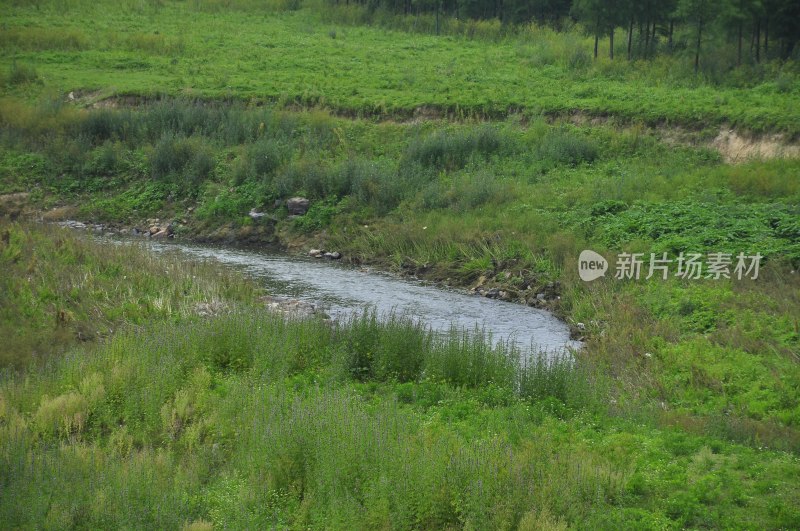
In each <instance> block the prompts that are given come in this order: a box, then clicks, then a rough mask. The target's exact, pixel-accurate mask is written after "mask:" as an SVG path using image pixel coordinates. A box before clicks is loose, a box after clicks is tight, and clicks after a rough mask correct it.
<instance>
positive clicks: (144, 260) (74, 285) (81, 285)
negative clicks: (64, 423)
mask: <svg viewBox="0 0 800 531" xmlns="http://www.w3.org/2000/svg"><path fill="white" fill-rule="evenodd" d="M0 265H1V266H2V268H3V270H4V271H5V272H6V274H4V275H3V278H2V280H0V286H2V294H0V300H2V306H1V307H2V310H0V316H2V317H1V318H0V322H1V323H2V324H0V327H1V329H2V336H3V337H4V345H3V348H2V350H1V351H0V352H2V355H0V364H2V365H3V366H11V367H17V368H22V367H24V366H26V365H28V364H29V363H31V362H37V363H44V362H46V361H47V360H48V359H50V358H51V357H52V356H53V355H56V354H59V353H63V352H64V351H66V350H68V349H69V348H72V347H73V346H75V345H76V344H79V343H81V342H87V341H89V342H93V341H96V340H98V339H101V338H104V337H107V336H109V335H110V334H112V333H113V331H114V330H115V329H117V328H118V327H123V326H131V325H139V324H143V323H145V322H147V321H149V320H152V319H157V318H162V319H170V320H179V319H184V318H190V317H191V316H196V315H198V314H199V313H202V312H204V311H208V310H209V309H215V311H220V310H222V309H223V308H228V309H230V308H232V307H233V306H235V305H236V304H238V303H241V302H244V301H248V300H249V301H252V300H253V299H254V297H255V295H256V293H257V290H256V289H255V288H254V286H252V285H249V284H247V283H246V282H242V281H240V280H238V279H236V280H233V279H231V278H230V276H229V275H227V274H226V273H224V272H223V271H221V270H220V269H219V268H217V267H215V266H213V265H211V264H192V265H191V266H189V267H184V266H183V264H182V263H181V260H180V259H179V258H178V257H170V258H166V257H164V258H161V257H159V258H158V259H156V258H154V257H152V256H148V255H147V254H145V253H143V252H142V251H141V250H138V249H135V248H132V247H131V246H122V245H115V244H113V243H111V242H108V243H106V244H105V245H101V244H97V243H92V242H87V241H84V240H81V239H78V238H76V237H75V236H73V235H71V234H69V233H68V232H66V231H65V230H63V229H58V228H48V229H32V228H30V227H28V226H23V225H18V224H9V223H7V222H4V223H2V224H0ZM23 278H24V281H21V279H23ZM220 279H228V280H227V281H224V280H220Z"/></svg>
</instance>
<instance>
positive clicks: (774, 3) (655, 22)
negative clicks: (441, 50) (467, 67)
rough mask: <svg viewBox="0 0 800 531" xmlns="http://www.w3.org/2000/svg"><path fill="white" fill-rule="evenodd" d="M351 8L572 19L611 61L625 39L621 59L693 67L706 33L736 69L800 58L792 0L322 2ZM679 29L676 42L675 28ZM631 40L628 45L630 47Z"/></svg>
mask: <svg viewBox="0 0 800 531" xmlns="http://www.w3.org/2000/svg"><path fill="white" fill-rule="evenodd" d="M330 1H331V2H333V3H335V4H341V3H348V4H349V3H351V2H352V3H356V4H359V5H362V6H365V7H367V8H368V9H371V10H377V9H385V10H388V11H390V12H392V13H395V14H402V15H415V14H431V15H435V16H436V18H437V29H438V19H439V17H454V18H458V19H477V20H489V19H496V20H500V21H501V22H502V23H503V24H511V25H513V24H527V23H530V22H535V23H537V24H539V25H549V26H552V27H555V28H556V29H560V28H561V27H563V26H564V25H565V24H566V23H569V22H572V23H574V22H579V23H581V24H582V25H583V26H584V27H585V28H586V30H587V31H589V32H590V33H591V34H592V35H593V36H594V38H595V40H594V56H595V58H596V57H597V56H598V54H599V53H601V52H600V46H601V45H600V42H601V41H603V40H606V39H607V40H608V54H609V56H610V58H611V59H614V52H615V48H618V44H615V42H614V39H615V38H619V37H622V38H624V39H625V40H626V42H625V44H626V45H625V51H626V55H627V58H628V59H633V58H642V57H644V58H647V57H651V56H653V55H655V53H656V52H657V51H659V50H664V49H666V50H667V51H673V50H674V49H675V47H676V46H680V47H682V48H687V47H691V48H692V49H693V52H694V63H695V70H697V68H698V67H699V63H700V55H701V52H702V46H703V42H704V40H705V39H706V38H707V37H708V36H709V35H711V34H714V35H715V36H721V37H724V38H725V39H726V41H727V42H729V43H730V44H731V45H732V46H735V50H736V60H737V64H739V65H741V64H742V63H743V62H756V63H759V62H761V61H762V60H765V59H768V58H780V59H789V58H794V57H796V56H797V55H798V53H800V47H799V46H798V41H800V1H798V0H330ZM679 27H680V28H681V29H683V30H684V33H683V35H684V37H686V36H687V35H690V36H691V38H689V39H687V38H684V39H683V40H682V41H681V42H677V41H676V38H675V35H676V29H677V28H679ZM634 42H635V44H636V45H635V46H634Z"/></svg>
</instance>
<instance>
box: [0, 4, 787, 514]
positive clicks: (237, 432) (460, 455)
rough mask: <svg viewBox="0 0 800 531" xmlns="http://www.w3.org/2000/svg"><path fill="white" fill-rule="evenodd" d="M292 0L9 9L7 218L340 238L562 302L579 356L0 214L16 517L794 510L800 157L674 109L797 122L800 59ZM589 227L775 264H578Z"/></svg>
mask: <svg viewBox="0 0 800 531" xmlns="http://www.w3.org/2000/svg"><path fill="white" fill-rule="evenodd" d="M290 4H291V3H286V4H280V5H279V4H277V3H270V4H268V5H263V4H261V3H254V2H249V1H246V0H237V1H234V2H227V3H222V2H212V1H206V0H201V1H194V2H184V3H180V2H171V1H167V2H154V3H141V2H134V3H123V4H122V5H121V6H119V8H115V9H113V10H111V9H106V8H105V4H104V3H103V2H99V3H97V2H93V3H89V2H85V1H82V0H74V1H72V2H69V3H58V4H56V3H52V2H48V1H44V0H43V1H40V2H37V3H35V4H24V5H23V4H22V3H19V2H11V3H7V6H6V5H5V4H4V7H7V10H6V11H7V12H8V16H6V17H5V18H4V24H5V26H4V27H3V28H2V32H0V47H2V48H3V49H4V51H5V52H6V53H5V54H4V55H3V59H0V72H4V74H3V76H4V77H3V78H2V85H3V87H4V88H3V90H2V98H0V144H2V146H3V149H2V150H0V194H2V195H0V215H3V214H6V215H8V216H9V217H19V216H22V215H23V214H24V213H25V212H26V209H28V210H30V209H37V210H39V211H48V213H47V217H48V218H57V217H59V216H60V217H64V216H68V215H69V216H77V217H79V218H81V219H86V220H94V221H98V222H108V223H112V224H117V225H121V226H125V227H129V226H132V225H133V226H140V225H143V224H146V223H147V219H148V218H153V217H158V218H160V219H161V220H163V221H169V222H172V224H173V225H174V227H175V230H176V232H177V233H178V234H185V235H186V234H188V235H194V236H199V237H217V236H219V235H222V236H221V237H223V238H234V237H236V236H239V237H241V236H244V237H246V238H247V239H248V241H257V242H262V243H263V242H264V241H275V240H276V239H277V240H278V241H280V242H282V243H285V244H291V245H293V246H296V247H297V248H300V249H306V248H310V247H314V248H326V249H335V250H339V251H341V252H342V253H343V254H344V256H345V258H346V259H348V260H350V261H352V262H354V263H369V264H374V265H378V266H381V267H383V268H387V269H392V270H395V271H399V272H406V273H409V274H413V275H418V276H421V277H424V278H428V279H430V280H434V281H439V282H443V283H446V284H449V285H457V286H461V287H467V288H469V287H480V288H481V289H493V288H496V289H498V290H502V291H503V292H505V293H506V294H507V295H506V296H507V297H508V298H509V299H511V300H514V301H517V302H522V303H526V304H529V305H535V306H545V307H547V308H549V309H551V310H553V311H555V312H557V313H558V315H560V316H561V317H563V318H564V319H565V320H567V321H568V322H569V323H570V325H571V326H572V327H573V329H574V330H575V332H576V333H579V334H581V335H583V336H584V337H585V339H586V342H585V347H584V349H583V350H582V351H581V353H580V354H578V355H577V356H576V358H575V359H574V360H572V359H570V360H567V359H555V360H552V359H551V360H545V359H543V358H534V359H532V360H530V361H529V362H528V363H527V364H523V363H520V362H519V360H518V353H516V352H514V351H513V350H508V349H504V348H502V347H492V346H490V345H489V343H488V342H487V341H486V338H485V337H483V336H482V335H481V334H480V333H472V334H465V333H464V332H463V331H460V330H453V331H452V333H451V334H450V335H449V336H446V337H438V336H433V335H431V334H430V333H429V332H428V331H426V330H425V328H424V326H423V325H422V324H421V323H419V322H417V321H414V320H413V319H408V318H407V317H406V316H394V317H392V318H390V319H387V320H379V319H377V318H376V316H374V315H370V314H368V313H367V314H363V315H355V316H353V317H352V319H351V320H349V321H346V322H341V323H338V324H335V325H331V324H327V323H324V322H321V321H317V320H305V321H286V320H284V319H283V318H281V317H277V316H274V315H270V314H266V313H264V311H263V309H261V308H259V307H258V304H257V303H256V302H255V300H256V297H257V295H258V290H257V289H255V288H254V287H253V286H251V285H249V284H248V283H246V282H244V281H242V280H241V279H238V278H235V277H232V276H231V275H229V274H224V273H221V272H220V271H219V270H218V269H217V268H215V267H214V266H211V265H209V264H193V263H187V262H185V261H184V260H183V259H181V258H178V257H158V258H156V257H152V256H149V255H146V254H143V253H142V252H141V251H140V250H139V249H136V248H132V247H126V246H109V245H105V246H99V245H97V244H96V243H93V242H91V241H86V240H81V239H76V238H74V237H72V236H70V235H68V234H66V233H64V232H63V231H57V230H55V229H52V228H41V227H38V228H37V227H32V226H30V225H25V224H18V223H12V222H8V221H5V222H3V224H2V226H0V237H2V238H0V261H1V262H2V263H0V265H2V267H3V270H4V272H7V274H6V275H5V276H4V277H2V278H0V288H2V289H0V302H2V304H0V333H1V334H2V335H3V337H4V338H8V339H7V340H6V341H5V342H4V344H3V348H2V349H1V350H0V353H2V360H1V361H2V364H3V365H4V366H5V367H6V368H5V370H4V372H3V373H2V375H0V467H1V468H0V521H3V522H11V525H12V527H14V526H17V527H31V526H51V527H182V526H187V527H190V526H194V527H195V528H207V527H208V526H209V525H212V526H213V527H235V528H239V527H254V528H261V527H268V526H269V527H273V526H274V527H292V528H299V527H327V528H353V527H388V526H390V525H394V526H397V527H405V528H422V527H425V528H440V527H471V528H500V529H505V528H524V529H539V528H545V529H550V528H553V529H563V528H569V527H579V528H608V529H617V528H701V527H710V528H758V529H762V528H766V529H781V528H795V527H798V526H800V513H798V511H797V509H796V508H797V507H798V506H800V492H798V488H797V487H798V486H797V482H796V480H795V478H796V477H797V474H798V460H797V455H798V452H800V395H798V392H797V389H800V369H798V361H799V360H800V358H799V357H798V356H799V354H798V353H799V352H800V328H799V327H798V320H797V315H798V308H800V300H798V293H800V286H799V285H798V284H800V276H798V274H797V271H798V267H800V247H799V246H800V232H798V224H797V219H800V218H799V215H800V212H798V207H797V205H798V204H800V185H798V180H797V179H796V175H797V172H798V170H800V163H798V161H797V159H796V158H795V159H792V158H787V159H775V160H759V159H754V160H749V161H744V162H742V163H740V164H736V165H732V164H728V163H725V162H724V160H723V158H722V157H721V156H720V154H718V153H717V152H715V151H713V150H711V149H709V148H705V147H702V146H701V145H696V146H691V145H680V144H676V143H674V142H673V143H669V141H670V138H671V134H670V131H665V130H664V128H665V127H666V128H671V127H672V126H675V125H681V126H684V127H687V128H690V129H695V130H697V131H696V132H695V137H696V139H700V140H702V139H703V138H706V137H707V138H711V137H713V136H714V135H716V133H717V131H718V130H719V127H720V126H722V125H723V124H727V126H733V127H735V128H737V129H739V130H744V131H750V132H763V131H769V132H783V133H786V134H787V135H788V136H792V135H795V136H796V135H797V133H798V132H800V131H798V129H797V124H798V123H800V120H798V116H797V109H798V106H797V104H796V103H797V90H796V89H793V87H795V86H796V85H797V84H796V83H794V84H792V81H793V80H795V79H796V77H797V75H796V72H795V71H794V70H793V69H794V68H795V67H794V63H793V62H788V63H786V64H782V65H779V64H768V65H766V66H763V67H760V68H761V69H760V70H759V71H758V72H756V71H754V70H753V69H752V68H751V67H750V66H745V67H743V68H741V69H736V70H731V71H726V72H725V73H724V75H723V76H722V77H719V76H717V77H714V76H711V75H708V76H707V77H705V78H704V77H700V78H695V77H694V76H687V75H684V74H682V73H681V71H680V68H681V65H682V64H683V61H684V59H685V58H684V57H682V56H681V55H680V54H678V55H676V56H674V57H659V58H657V59H655V60H653V61H651V62H648V63H641V62H634V63H627V62H625V61H616V62H614V63H611V62H609V61H606V60H599V61H597V62H593V61H591V60H585V59H586V58H585V57H584V56H581V55H580V54H581V53H583V51H584V49H585V50H588V49H590V44H591V43H590V42H588V41H586V39H584V38H583V37H582V36H580V35H579V34H578V33H574V32H566V33H562V34H556V33H553V32H552V31H550V30H546V29H541V28H535V27H533V28H529V29H525V30H524V31H521V32H517V33H514V34H508V35H505V34H503V35H501V33H502V28H498V27H495V26H493V25H492V24H493V23H492V22H486V23H481V24H484V25H483V26H479V25H478V23H475V24H473V26H474V27H472V29H470V28H468V27H467V26H466V25H465V26H464V27H461V26H459V25H458V24H455V22H453V21H449V20H448V21H446V23H445V24H446V27H445V28H444V33H446V34H447V35H446V36H442V37H438V38H437V37H433V36H430V35H420V34H418V33H413V32H410V33H404V32H401V31H385V30H383V29H380V28H373V27H364V26H361V25H359V21H361V19H360V18H358V17H360V16H361V15H362V14H363V13H360V11H358V9H353V10H350V9H349V8H343V9H340V10H338V11H325V12H322V13H321V14H319V9H316V8H313V9H312V8H309V7H301V6H299V5H290ZM350 16H352V17H354V18H352V19H348V17H350ZM376 16H380V14H378V15H376ZM186 20H191V24H189V23H187V22H185V21H186ZM86 21H89V22H88V24H89V26H88V27H84V24H86V23H87V22H86ZM409 21H410V19H408V20H406V19H401V18H398V19H393V20H390V21H380V20H375V21H374V22H375V23H376V24H383V25H384V26H393V27H402V25H403V24H405V23H407V22H409ZM427 22H429V21H427ZM427 22H426V21H425V20H421V21H420V24H421V25H420V26H419V27H417V28H408V29H412V30H414V31H422V32H423V33H424V32H425V31H427V30H425V27H423V26H424V24H427ZM232 36H233V37H232ZM582 57H583V58H582ZM422 58H424V60H422ZM323 62H324V64H323ZM687 65H689V69H691V66H690V61H689V62H687ZM668 70H669V71H670V74H669V75H666V74H665V72H667V71H668ZM69 92H72V93H73V94H72V97H73V98H75V101H72V102H70V101H65V100H69V96H65V95H67V94H68V93H69ZM111 95H116V96H118V99H114V100H110V101H109V102H106V103H105V104H103V105H99V106H97V107H92V104H94V103H96V102H98V101H100V100H102V99H103V98H104V97H105V96H111ZM576 112H577V113H579V114H578V116H572V117H571V118H569V117H567V115H568V114H571V113H576ZM554 115H561V116H562V117H564V119H563V120H555V123H552V122H553V120H552V117H553V116H554ZM585 115H590V116H595V117H603V119H601V120H594V121H593V122H588V121H586V120H584V116H585ZM573 122H578V123H583V125H575V124H574V123H573ZM653 126H656V128H653ZM659 128H661V129H659ZM701 143H703V142H701ZM296 195H301V196H304V197H307V198H309V199H310V203H311V206H310V210H309V212H308V213H307V214H306V215H305V216H301V217H295V218H290V217H288V215H287V212H286V208H285V200H286V199H288V198H290V197H293V196H296ZM20 205H22V206H20ZM253 209H255V210H256V211H258V212H263V213H265V214H266V215H265V216H264V217H262V218H260V219H252V218H251V217H250V216H249V215H248V213H249V212H250V211H251V210H253ZM242 239H244V238H242ZM583 249H594V250H595V251H598V252H600V253H601V254H603V255H605V256H606V257H612V256H614V255H616V254H618V253H620V252H623V251H626V252H641V253H645V255H646V256H649V254H650V253H657V254H659V255H660V254H661V253H663V252H667V253H669V254H670V256H672V257H674V256H675V255H676V254H677V253H680V252H697V253H703V254H705V253H711V252H730V253H733V254H734V255H735V254H736V253H738V252H744V253H746V254H752V253H754V252H759V253H761V254H762V255H763V256H764V262H763V264H762V269H761V271H760V276H759V278H758V280H756V281H752V280H742V281H739V280H736V279H721V280H710V279H703V280H692V281H690V280H681V279H678V278H669V279H668V280H664V281H660V280H658V281H656V280H650V281H645V280H640V281H619V280H614V279H613V278H605V279H601V280H596V281H594V282H592V283H585V282H582V281H580V280H579V279H578V276H577V274H576V271H575V262H576V260H577V256H578V254H579V253H580V251H581V250H583ZM611 267H612V268H613V267H614V264H613V260H612V264H611ZM162 271H164V273H163V274H162ZM612 271H613V269H612ZM608 276H609V277H610V276H612V275H608ZM542 297H543V298H544V299H542ZM218 314H219V315H218ZM333 442H335V443H336V444H333ZM52 470H58V474H57V475H55V476H54V475H52V474H51V473H50V471H52ZM40 493H44V494H43V495H40ZM153 508H155V509H153Z"/></svg>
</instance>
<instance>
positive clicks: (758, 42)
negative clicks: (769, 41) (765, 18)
mask: <svg viewBox="0 0 800 531" xmlns="http://www.w3.org/2000/svg"><path fill="white" fill-rule="evenodd" d="M760 62H761V19H758V22H756V63H760Z"/></svg>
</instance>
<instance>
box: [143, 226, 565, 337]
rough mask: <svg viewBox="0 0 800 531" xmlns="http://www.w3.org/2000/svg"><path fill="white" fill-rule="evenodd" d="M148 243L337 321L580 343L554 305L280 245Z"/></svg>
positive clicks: (151, 246) (153, 247) (159, 250)
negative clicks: (397, 319)
mask: <svg viewBox="0 0 800 531" xmlns="http://www.w3.org/2000/svg"><path fill="white" fill-rule="evenodd" d="M146 244H147V245H148V246H149V247H150V248H151V249H152V250H153V251H157V252H163V251H167V250H179V251H180V252H182V253H185V254H186V255H187V257H189V258H192V259H211V260H215V261H217V262H220V263H222V264H226V265H229V266H231V267H233V268H234V269H237V270H239V271H241V272H243V273H245V274H246V275H248V276H250V277H252V278H255V279H256V280H258V281H259V282H261V283H262V284H263V285H264V286H265V287H266V288H267V290H268V292H269V293H270V294H271V295H274V296H279V297H288V298H292V299H298V300H301V301H305V302H309V303H313V304H314V305H316V306H317V308H318V309H320V310H322V311H324V312H325V313H327V314H328V315H330V316H331V317H332V318H334V319H335V318H339V317H343V316H349V315H351V314H352V313H353V312H362V311H363V310H364V309H374V310H376V311H377V312H378V315H385V314H387V313H389V312H395V313H399V314H405V315H410V316H412V317H415V318H419V319H421V320H422V321H423V322H424V323H425V324H427V325H428V326H430V327H431V328H432V329H433V330H436V331H448V330H450V329H451V327H452V326H453V325H455V326H456V327H458V328H466V329H468V330H474V329H475V328H476V327H477V328H482V329H483V330H484V331H485V332H487V333H488V334H490V335H491V337H492V339H493V341H495V342H501V341H503V342H507V343H508V342H511V343H515V344H516V345H517V346H518V347H519V348H521V349H523V350H527V349H529V348H531V349H534V350H538V351H546V352H550V353H555V352H562V351H564V350H565V349H567V348H578V347H579V346H580V343H579V342H576V341H572V340H570V338H569V329H568V327H567V325H566V324H565V323H564V322H562V321H560V320H559V319H557V318H556V317H555V316H553V315H552V314H551V313H549V312H547V311H544V310H540V309H537V308H530V307H528V306H523V305H521V304H514V303H510V302H504V301H499V300H494V299H487V298H485V297H481V296H478V295H473V294H469V293H465V292H459V291H455V290H445V289H441V288H438V287H433V286H429V285H424V284H423V283H421V282H419V281H413V280H406V279H400V278H397V277H394V276H391V275H388V274H385V273H380V272H375V271H370V270H366V269H362V268H354V267H351V266H347V265H344V264H340V263H336V262H332V261H329V260H324V259H316V258H305V257H297V256H289V255H287V254H284V253H279V252H276V251H257V250H242V249H233V248H226V247H220V246H211V245H197V244H188V243H183V242H156V241H147V242H146Z"/></svg>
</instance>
